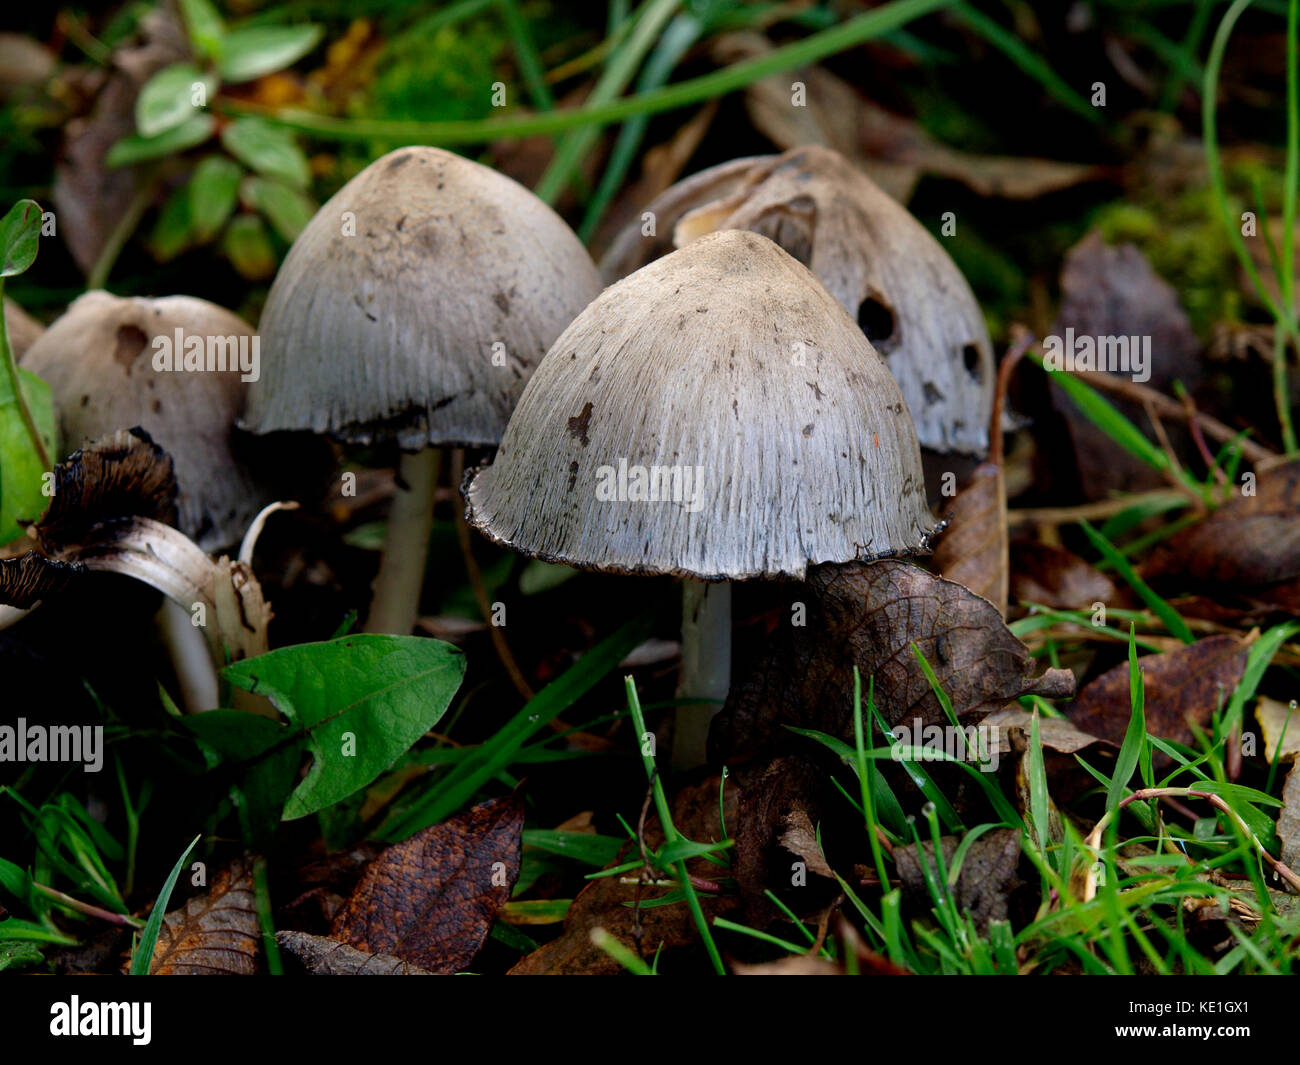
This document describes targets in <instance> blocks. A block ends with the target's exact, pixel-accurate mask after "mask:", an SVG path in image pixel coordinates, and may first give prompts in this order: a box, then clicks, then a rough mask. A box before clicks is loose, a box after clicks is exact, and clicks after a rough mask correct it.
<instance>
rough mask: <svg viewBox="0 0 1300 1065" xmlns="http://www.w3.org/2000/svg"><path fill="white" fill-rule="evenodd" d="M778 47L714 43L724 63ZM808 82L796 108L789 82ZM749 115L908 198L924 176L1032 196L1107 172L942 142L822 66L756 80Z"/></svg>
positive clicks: (762, 42)
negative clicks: (964, 149) (836, 156)
mask: <svg viewBox="0 0 1300 1065" xmlns="http://www.w3.org/2000/svg"><path fill="white" fill-rule="evenodd" d="M772 47H773V46H772V44H771V42H770V41H768V40H767V39H766V38H765V37H763V36H761V35H760V34H757V33H752V32H744V33H729V34H725V35H723V36H722V37H719V38H718V39H717V41H716V43H715V45H714V58H715V59H716V60H717V61H719V62H721V63H724V64H730V63H735V62H738V61H740V60H743V59H750V58H754V57H757V56H760V55H764V54H766V53H768V52H770V51H771V50H772ZM792 80H799V81H802V82H804V84H805V85H806V86H807V99H806V103H805V106H803V107H791V106H790V83H791V81H792ZM745 105H746V108H747V109H748V111H749V116H750V120H751V121H752V122H753V123H754V125H755V127H757V128H758V129H759V130H760V131H761V132H762V133H763V134H764V135H765V136H766V137H767V138H768V139H769V140H771V141H772V143H774V144H776V145H777V146H778V147H780V148H781V149H783V150H785V149H789V148H795V147H799V146H801V145H805V144H821V145H824V146H825V147H828V148H834V149H835V150H836V151H838V152H839V153H840V154H841V155H844V156H846V157H848V158H849V159H852V160H853V161H854V162H855V163H857V164H858V165H859V166H861V167H862V168H863V170H865V171H866V172H867V173H868V174H869V175H870V176H871V177H872V178H873V179H874V180H875V181H876V182H877V184H879V185H880V186H881V187H882V188H884V189H885V190H886V191H887V192H888V193H889V194H890V195H891V196H893V197H894V198H895V199H896V200H899V201H901V202H904V203H905V202H907V200H908V199H909V198H910V197H911V194H912V189H913V188H914V186H915V185H916V182H917V180H918V179H919V178H920V177H921V176H922V175H923V174H934V175H936V176H938V177H944V178H951V179H952V180H954V181H960V182H961V183H962V184H964V185H966V186H967V187H968V188H970V189H972V190H973V191H975V192H976V193H978V194H979V195H981V196H999V197H1004V198H1006V199H1012V200H1028V199H1034V198H1036V197H1038V196H1042V195H1045V194H1047V193H1049V192H1055V191H1057V190H1058V189H1064V188H1069V187H1070V186H1072V185H1078V184H1080V183H1081V182H1085V181H1091V180H1094V179H1096V178H1099V177H1102V176H1104V174H1105V171H1104V170H1103V169H1102V168H1101V167H1097V166H1090V165H1084V164H1079V163H1062V162H1055V161H1053V160H1049V159H1035V158H1030V157H1019V156H1018V157H1015V158H1010V157H1004V156H992V155H975V154H972V153H969V152H961V151H957V150H956V149H954V148H949V147H948V146H947V145H944V144H940V143H939V142H938V141H936V140H935V139H934V138H932V137H931V136H930V135H929V134H928V133H926V132H925V130H923V129H922V128H921V127H920V126H919V125H917V123H915V122H914V121H912V120H911V119H907V118H903V117H901V116H900V115H895V114H892V113H891V112H889V111H886V110H885V109H884V108H883V107H880V106H878V105H877V104H875V103H873V102H871V101H870V100H867V99H866V98H865V97H863V96H862V95H861V93H859V92H858V90H857V89H855V88H854V87H853V86H852V85H850V84H849V83H848V82H846V81H843V80H842V79H840V78H838V77H836V76H835V75H834V74H831V73H830V72H829V71H827V70H824V69H822V68H821V67H810V68H800V69H799V70H798V71H792V72H790V73H788V74H780V75H776V76H774V77H770V78H765V79H763V80H761V81H758V82H755V83H754V84H753V85H751V86H750V87H749V88H748V89H747V90H746V91H745Z"/></svg>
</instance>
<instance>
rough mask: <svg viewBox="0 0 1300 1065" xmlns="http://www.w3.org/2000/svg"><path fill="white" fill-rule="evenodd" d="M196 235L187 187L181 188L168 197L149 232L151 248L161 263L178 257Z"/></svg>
mask: <svg viewBox="0 0 1300 1065" xmlns="http://www.w3.org/2000/svg"><path fill="white" fill-rule="evenodd" d="M193 237H194V219H193V216H192V215H191V214H190V197H189V192H188V190H187V189H184V188H180V189H177V190H176V191H175V192H173V193H172V194H171V195H170V196H168V197H167V201H166V202H165V203H164V204H163V206H162V210H161V211H159V212H158V218H157V220H156V221H155V222H154V224H153V230H152V231H151V232H150V234H149V250H150V252H152V253H153V257H154V258H155V259H157V260H158V261H159V262H160V263H165V262H167V261H168V260H170V259H174V258H176V256H178V255H179V254H180V253H181V252H183V251H184V250H185V249H186V248H188V247H189V246H190V243H191V241H192V240H193Z"/></svg>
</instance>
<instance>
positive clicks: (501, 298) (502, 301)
mask: <svg viewBox="0 0 1300 1065" xmlns="http://www.w3.org/2000/svg"><path fill="white" fill-rule="evenodd" d="M492 302H493V303H495V304H496V305H497V306H498V307H500V308H501V313H502V314H509V313H510V297H509V296H507V295H506V294H505V293H504V292H498V293H497V294H496V295H495V296H493V297H492Z"/></svg>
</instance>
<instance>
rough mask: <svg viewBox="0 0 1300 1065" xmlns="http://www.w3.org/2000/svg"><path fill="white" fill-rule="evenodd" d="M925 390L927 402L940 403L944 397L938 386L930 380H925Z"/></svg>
mask: <svg viewBox="0 0 1300 1065" xmlns="http://www.w3.org/2000/svg"><path fill="white" fill-rule="evenodd" d="M924 392H925V401H926V402H927V403H938V402H939V401H940V400H941V399H943V393H942V392H940V391H939V390H938V389H937V388H935V387H934V385H933V384H931V383H930V382H929V381H926V382H925V387H924Z"/></svg>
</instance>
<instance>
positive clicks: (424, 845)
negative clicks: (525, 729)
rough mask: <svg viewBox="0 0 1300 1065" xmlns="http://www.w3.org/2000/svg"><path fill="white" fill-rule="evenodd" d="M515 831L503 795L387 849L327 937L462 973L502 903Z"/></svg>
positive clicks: (512, 806) (517, 823)
mask: <svg viewBox="0 0 1300 1065" xmlns="http://www.w3.org/2000/svg"><path fill="white" fill-rule="evenodd" d="M523 827H524V807H523V802H522V801H521V800H520V799H518V798H516V797H515V796H510V797H509V798H503V799H492V800H490V801H488V802H485V803H480V804H479V805H478V806H475V807H474V808H473V809H471V810H468V811H466V812H465V813H463V814H459V815H457V816H456V817H453V818H452V819H451V820H450V821H445V822H443V823H442V824H440V825H431V826H430V827H428V828H426V829H424V830H423V831H421V832H417V833H416V834H415V835H414V836H412V837H411V838H410V839H408V840H404V841H403V842H401V843H396V844H394V845H393V846H391V847H389V848H387V849H386V850H385V851H384V852H383V854H381V855H380V856H379V857H378V858H376V859H375V860H374V861H373V862H371V863H370V865H369V866H368V867H367V868H366V871H365V873H364V874H362V877H361V880H360V881H359V882H358V883H357V886H356V890H355V891H353V893H352V897H351V898H349V899H348V901H347V903H346V904H344V907H343V909H342V910H340V911H339V913H338V915H337V916H336V917H335V918H334V927H333V929H332V933H333V935H334V937H335V938H337V939H340V940H343V941H344V942H346V943H348V944H350V945H351V946H354V947H357V948H358V949H360V950H363V951H365V952H367V953H369V954H392V955H395V956H396V957H398V958H401V959H403V960H404V961H409V962H413V963H414V964H416V965H419V966H422V967H423V968H425V969H428V970H430V971H431V972H434V973H439V974H441V973H454V972H457V971H459V970H461V969H463V968H464V967H465V966H466V965H468V964H469V963H470V962H471V961H472V960H473V959H474V955H476V954H477V953H478V952H479V949H480V948H481V947H482V946H483V941H484V940H485V939H487V935H488V933H489V932H490V931H491V930H492V922H493V921H494V920H495V919H496V915H497V911H498V910H500V909H501V907H502V906H503V905H504V904H505V903H506V902H507V901H508V900H509V898H510V889H511V888H512V887H513V886H514V883H515V880H516V879H517V878H518V876H519V856H520V847H521V837H522V833H523Z"/></svg>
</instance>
